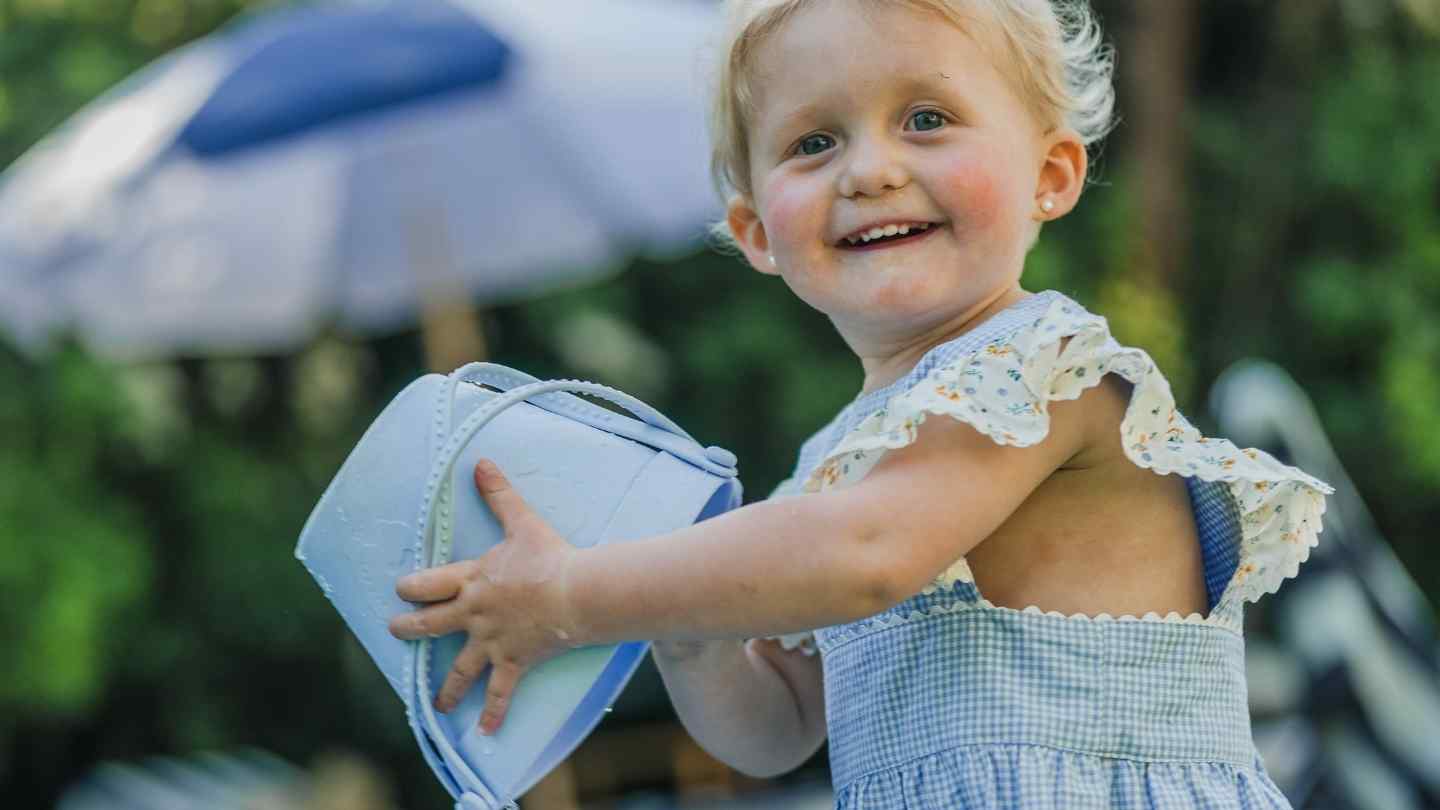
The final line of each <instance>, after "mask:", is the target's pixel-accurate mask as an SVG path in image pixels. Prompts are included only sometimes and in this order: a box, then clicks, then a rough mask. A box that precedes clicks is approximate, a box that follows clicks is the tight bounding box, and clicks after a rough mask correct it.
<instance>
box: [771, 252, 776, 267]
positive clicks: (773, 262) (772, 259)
mask: <svg viewBox="0 0 1440 810" xmlns="http://www.w3.org/2000/svg"><path fill="white" fill-rule="evenodd" d="M770 266H771V267H774V266H775V257H774V256H773V255H772V256H771V257H770Z"/></svg>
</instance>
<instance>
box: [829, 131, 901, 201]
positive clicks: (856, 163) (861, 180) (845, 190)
mask: <svg viewBox="0 0 1440 810" xmlns="http://www.w3.org/2000/svg"><path fill="white" fill-rule="evenodd" d="M848 158H849V160H848V161H847V163H846V164H845V169H844V171H842V172H841V173H840V177H839V179H838V181H837V183H838V188H837V191H839V193H840V195H841V196H842V197H854V196H856V195H859V194H863V195H865V196H866V197H878V196H879V195H881V194H884V193H885V192H886V191H887V190H888V191H894V190H896V189H899V188H904V187H905V184H906V183H909V182H910V174H909V172H908V171H906V169H905V166H904V164H903V163H902V162H901V161H900V160H898V159H897V158H896V156H895V154H894V150H893V149H891V148H889V147H888V146H887V145H885V144H878V143H874V142H873V141H865V142H857V143H855V144H853V145H852V146H851V148H850V154H849V155H848Z"/></svg>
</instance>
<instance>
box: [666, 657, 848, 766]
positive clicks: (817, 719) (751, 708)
mask: <svg viewBox="0 0 1440 810" xmlns="http://www.w3.org/2000/svg"><path fill="white" fill-rule="evenodd" d="M651 652H652V654H653V655H654V657H655V664H656V667H657V668H658V669H659V670H660V677H661V678H662V679H663V680H664V681H665V690H666V691H667V692H668V693H669V694H670V702H671V703H673V704H674V706H675V712H676V714H678V715H679V716H680V721H681V722H682V723H683V724H684V725H685V729H686V731H688V732H690V736H691V737H693V738H694V739H695V741H696V742H698V743H699V744H700V745H701V747H703V748H704V749H705V750H706V751H709V752H710V753H711V754H712V755H714V756H715V757H716V758H718V759H719V760H721V761H722V762H724V763H726V764H727V765H729V766H730V767H732V768H734V769H735V770H737V771H740V772H741V773H744V774H747V775H749V776H755V777H760V778H768V777H771V776H778V775H780V774H783V773H786V772H788V771H791V770H794V769H795V768H797V767H799V766H800V765H803V764H804V763H805V761H806V760H808V759H809V758H810V757H811V756H812V755H814V753H815V752H816V751H818V750H819V749H820V744H821V743H823V742H824V741H825V694H824V689H823V683H822V679H821V671H820V656H818V655H805V654H804V653H801V652H799V651H787V650H784V649H782V648H781V646H780V644H779V643H778V642H775V641H770V640H767V639H758V638H757V639H751V640H750V641H748V642H741V641H730V640H721V641H660V642H656V643H655V644H654V645H653V646H652V647H651Z"/></svg>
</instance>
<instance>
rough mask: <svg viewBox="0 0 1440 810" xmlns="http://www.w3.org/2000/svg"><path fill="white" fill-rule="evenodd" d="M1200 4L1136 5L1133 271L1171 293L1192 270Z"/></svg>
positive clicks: (1131, 82)
mask: <svg viewBox="0 0 1440 810" xmlns="http://www.w3.org/2000/svg"><path fill="white" fill-rule="evenodd" d="M1195 16H1196V6H1195V2H1194V0H1165V2H1158V3H1157V2H1142V3H1136V4H1135V8H1134V19H1133V23H1132V25H1131V26H1130V29H1129V31H1128V32H1127V33H1128V34H1129V37H1128V39H1129V42H1128V44H1127V45H1126V46H1125V47H1124V48H1123V49H1122V51H1121V52H1122V53H1128V54H1129V63H1130V65H1131V68H1130V70H1128V71H1123V72H1122V73H1121V78H1122V80H1123V81H1126V82H1128V88H1127V89H1128V91H1129V95H1130V98H1131V99H1132V101H1133V105H1134V106H1133V111H1132V114H1131V116H1130V120H1131V123H1132V125H1133V128H1134V138H1135V141H1134V160H1135V163H1136V165H1137V166H1138V168H1139V174H1140V188H1139V202H1140V210H1139V217H1140V219H1139V222H1138V223H1137V225H1138V231H1139V234H1140V238H1139V242H1138V244H1137V245H1136V250H1137V255H1136V256H1135V258H1134V264H1133V266H1132V268H1131V270H1132V273H1133V275H1134V276H1136V277H1139V278H1137V279H1136V280H1137V281H1142V280H1143V281H1144V282H1151V283H1147V284H1145V286H1152V284H1153V286H1158V287H1159V288H1161V289H1163V290H1165V291H1168V292H1170V293H1172V294H1173V293H1175V292H1178V288H1177V279H1178V278H1179V277H1180V276H1181V274H1183V273H1184V272H1185V260H1186V258H1187V257H1188V255H1189V246H1190V212H1189V207H1188V206H1187V205H1186V202H1185V199H1186V195H1185V192H1186V183H1185V166H1186V157H1187V156H1188V155H1189V153H1190V140H1189V129H1188V127H1187V126H1186V115H1185V110H1186V102H1187V101H1188V100H1189V98H1190V97H1191V95H1192V93H1191V81H1190V76H1191V58H1190V55H1191V39H1192V36H1193V33H1194V30H1195Z"/></svg>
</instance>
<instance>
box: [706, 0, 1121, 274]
mask: <svg viewBox="0 0 1440 810" xmlns="http://www.w3.org/2000/svg"><path fill="white" fill-rule="evenodd" d="M820 1H824V0H820ZM815 2H817V0H726V3H725V5H726V10H727V17H728V20H727V26H726V29H725V33H724V37H725V38H724V40H723V41H722V43H721V47H720V48H719V49H718V59H717V60H716V63H715V78H714V81H713V83H712V94H713V95H712V97H711V106H710V119H709V125H710V144H711V156H710V174H711V178H712V180H713V182H714V184H715V190H716V191H717V192H718V193H719V194H720V197H721V200H722V201H724V202H727V203H728V201H729V198H730V197H731V196H732V195H734V194H738V195H740V196H742V197H744V198H745V199H747V200H754V189H753V188H752V187H751V183H750V139H749V126H750V124H751V118H752V117H753V115H754V113H755V87H754V85H753V84H752V82H751V72H750V69H751V67H752V62H753V59H754V55H755V52H756V50H757V49H758V48H759V47H760V45H761V43H763V42H764V41H765V40H766V38H767V37H769V36H770V35H771V34H772V33H774V32H775V31H776V30H777V29H779V28H780V27H781V26H782V25H784V24H785V22H786V21H787V20H788V19H790V18H791V17H792V16H794V15H795V14H796V13H797V12H798V11H800V10H801V9H804V8H806V7H808V6H810V5H813V4H814V3H815ZM865 2H869V3H872V4H874V3H881V2H890V3H902V4H904V5H908V6H911V7H914V8H918V9H922V10H929V11H935V12H938V13H939V14H942V15H944V16H945V17H946V18H947V19H949V20H950V21H951V22H953V23H955V24H956V25H958V26H961V27H965V26H966V25H967V24H969V23H973V22H975V12H977V11H978V12H980V13H981V14H983V15H984V17H985V19H986V20H988V21H989V22H990V23H991V24H992V26H993V28H994V30H995V31H996V32H997V33H999V34H1000V39H1001V41H1002V42H1003V43H1004V53H1001V54H991V57H992V58H994V59H997V60H1001V59H1003V60H1005V61H1007V62H1009V63H1010V64H1011V65H1013V66H1014V67H1016V68H1018V70H1016V71H1015V72H1016V74H1017V75H1016V76H1015V77H1014V81H1015V83H1016V85H1015V86H1016V89H1017V91H1018V92H1019V94H1020V96H1021V98H1022V99H1023V100H1024V101H1025V103H1026V105H1027V106H1028V107H1029V109H1030V110H1031V112H1032V114H1033V115H1034V116H1035V118H1036V120H1037V121H1038V122H1040V123H1041V125H1042V126H1043V127H1045V128H1046V129H1047V130H1048V129H1050V128H1053V127H1056V126H1059V125H1062V124H1063V125H1066V126H1069V127H1070V128H1072V129H1074V130H1075V131H1076V132H1077V133H1079V135H1080V137H1081V139H1082V140H1083V141H1084V143H1085V145H1086V146H1087V147H1090V146H1092V145H1094V144H1098V143H1099V142H1100V141H1101V140H1103V139H1104V137H1105V136H1106V135H1107V134H1109V132H1110V130H1111V128H1112V127H1113V126H1114V124H1113V120H1112V118H1113V112H1114V107H1115V89H1114V83H1113V80H1112V76H1113V73H1114V64H1115V52H1114V49H1113V48H1112V47H1111V46H1109V45H1107V44H1105V43H1104V42H1103V40H1102V36H1101V31H1100V25H1099V23H1098V22H1097V20H1096V18H1095V16H1094V14H1093V13H1092V12H1091V10H1090V6H1089V2H1088V0H865ZM711 234H712V236H714V237H715V238H716V239H718V240H719V241H720V243H721V247H722V248H724V247H733V246H734V235H733V234H731V233H730V226H729V224H728V223H727V222H726V221H724V220H722V221H720V222H718V223H716V224H715V225H714V226H712V228H711Z"/></svg>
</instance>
